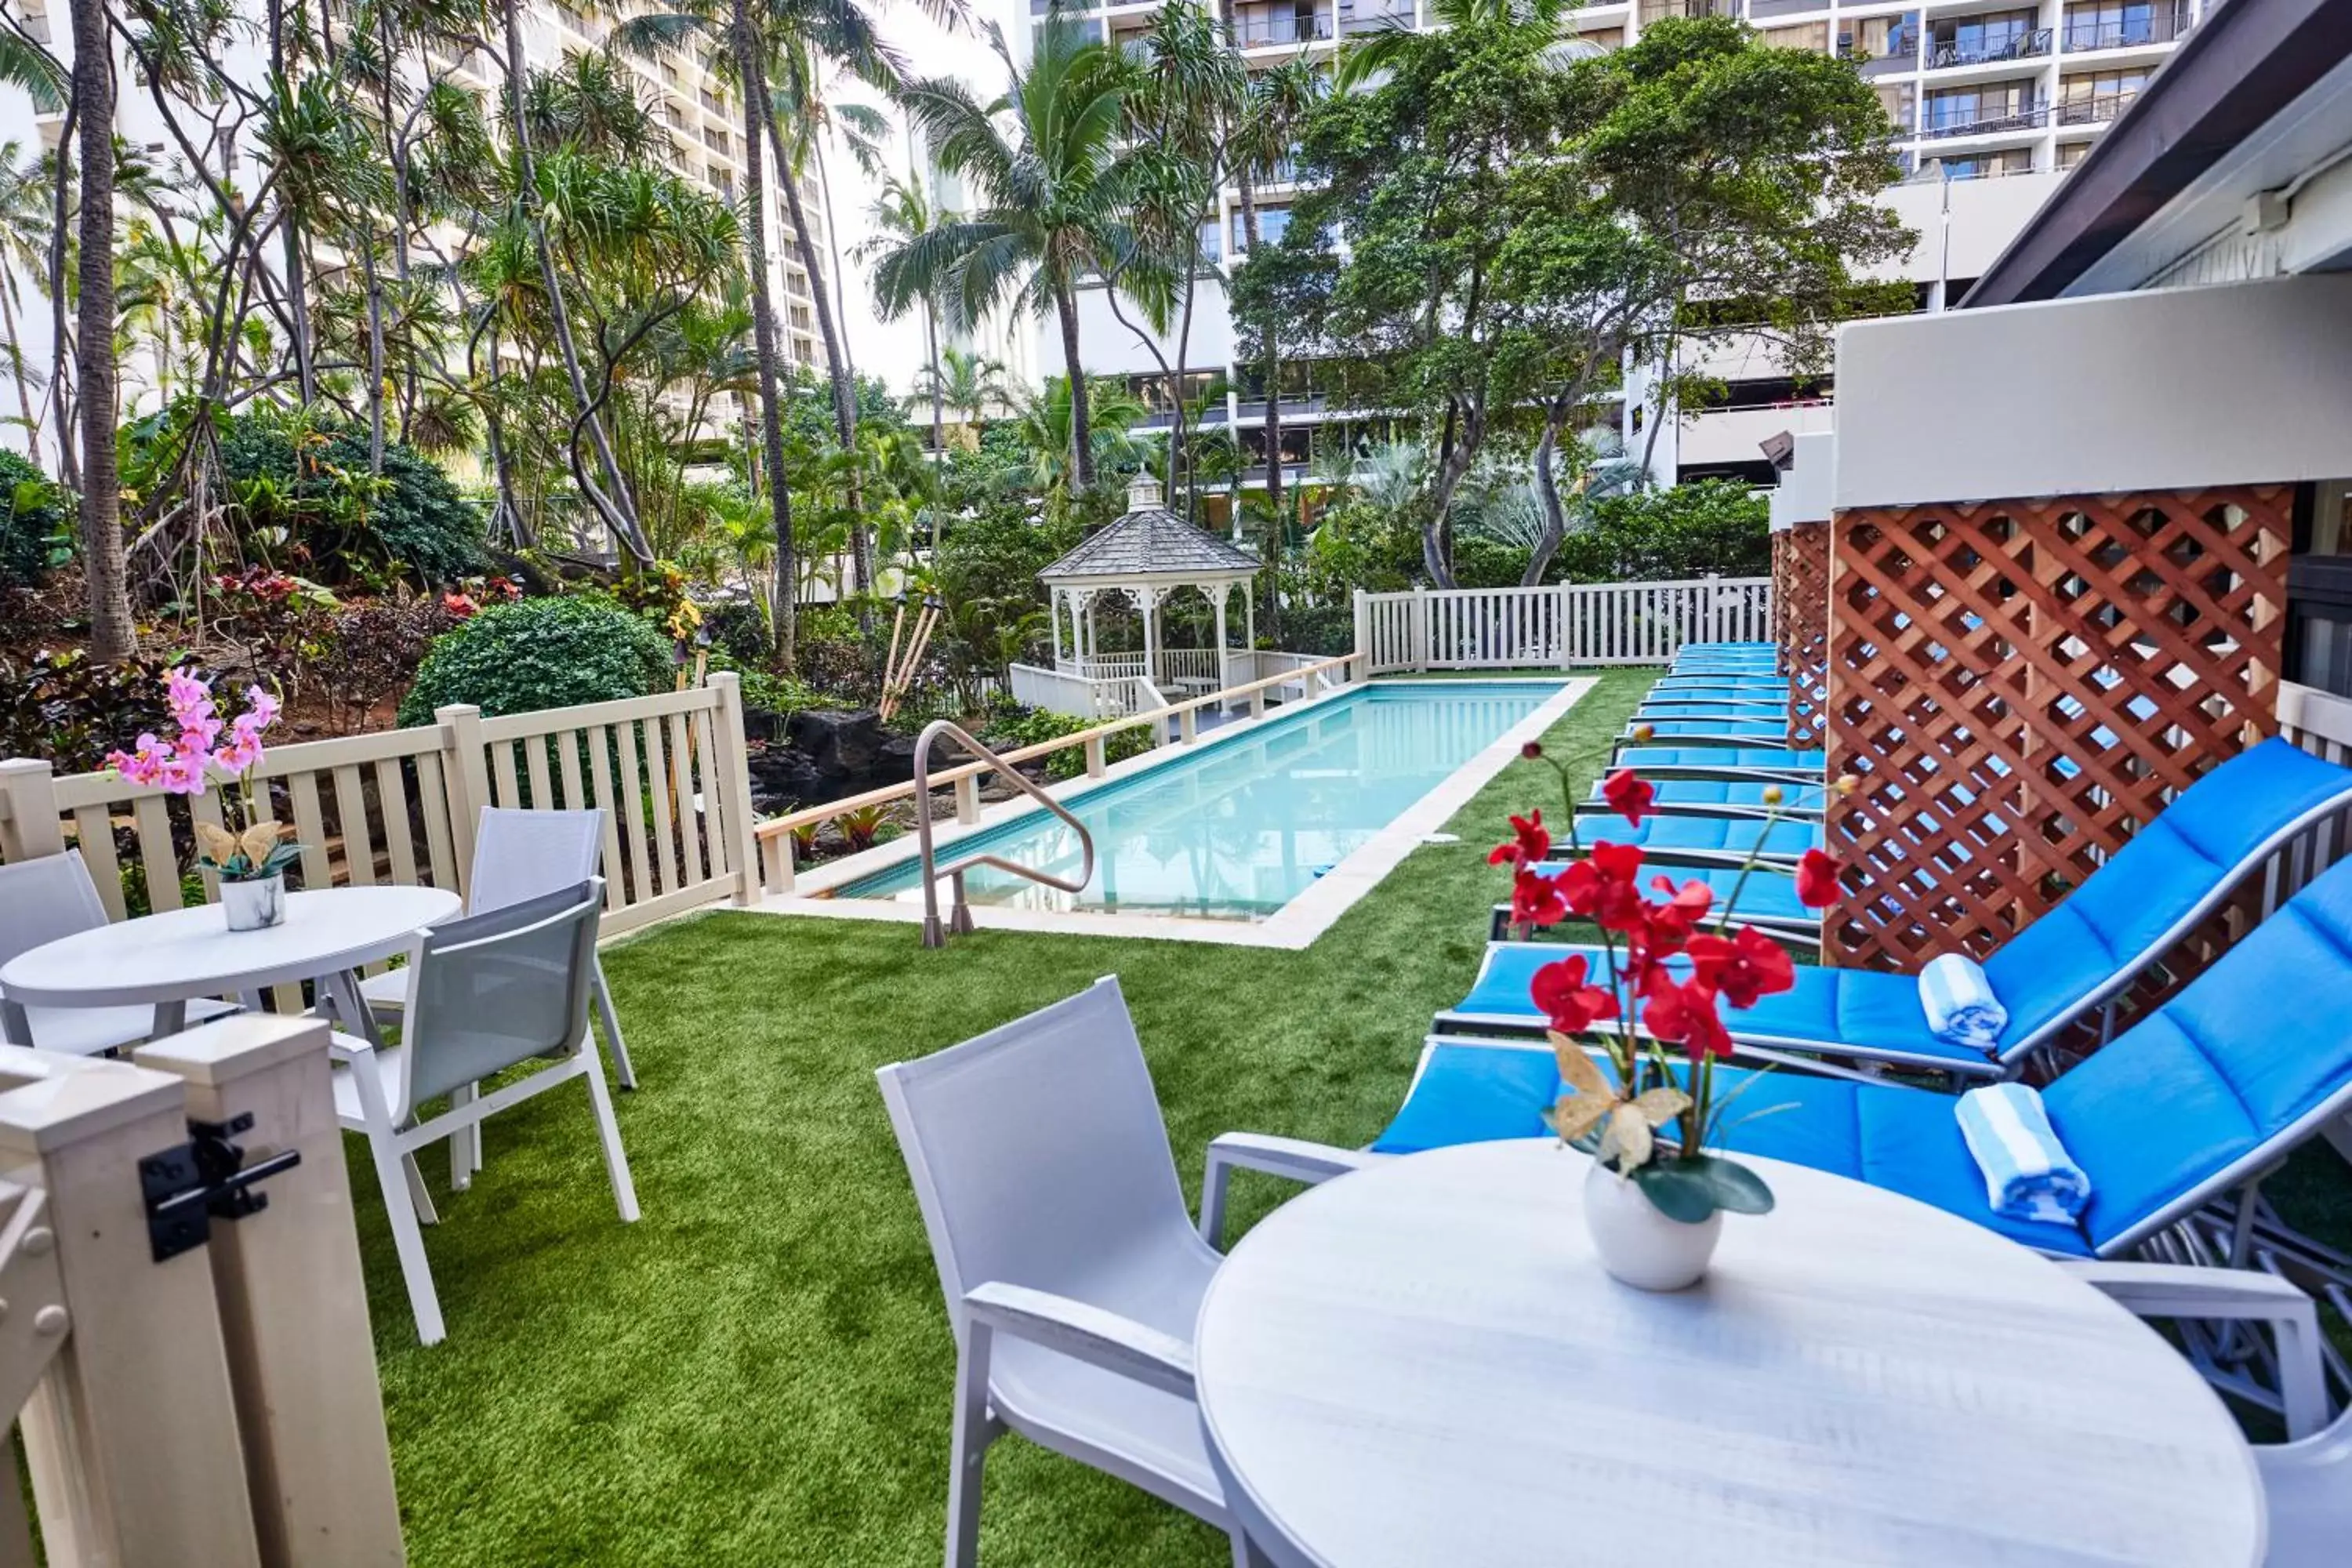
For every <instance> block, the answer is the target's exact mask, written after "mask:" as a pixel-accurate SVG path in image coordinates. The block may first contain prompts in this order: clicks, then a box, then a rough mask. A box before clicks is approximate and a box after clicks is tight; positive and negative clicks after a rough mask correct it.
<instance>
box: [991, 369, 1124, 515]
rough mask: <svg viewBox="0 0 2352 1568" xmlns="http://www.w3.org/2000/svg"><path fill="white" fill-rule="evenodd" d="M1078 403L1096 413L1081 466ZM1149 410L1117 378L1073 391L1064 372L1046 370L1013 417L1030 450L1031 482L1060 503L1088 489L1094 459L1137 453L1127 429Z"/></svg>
mask: <svg viewBox="0 0 2352 1568" xmlns="http://www.w3.org/2000/svg"><path fill="white" fill-rule="evenodd" d="M1082 406H1083V407H1086V408H1088V409H1091V410H1092V411H1093V415H1094V422H1093V424H1092V425H1091V426H1088V427H1087V442H1086V447H1085V448H1084V450H1086V453H1087V458H1088V461H1087V466H1086V467H1085V468H1083V469H1081V468H1079V467H1078V462H1077V455H1078V453H1079V451H1080V450H1081V448H1080V447H1078V445H1077V434H1076V432H1077V429H1078V418H1079V415H1078V409H1079V408H1080V407H1082ZM1148 412H1149V410H1147V409H1146V408H1145V407H1144V406H1143V404H1142V403H1141V401H1140V400H1139V399H1138V398H1137V397H1136V396H1135V395H1133V394H1132V393H1130V392H1129V391H1128V390H1127V388H1126V387H1124V386H1122V385H1121V384H1118V382H1116V381H1104V380H1097V381H1096V382H1095V384H1093V385H1092V386H1090V387H1087V388H1085V389H1084V390H1083V391H1081V392H1080V393H1079V394H1078V395H1076V396H1073V395H1072V394H1071V386H1070V378H1069V377H1068V376H1066V375H1049V376H1047V377H1046V378H1045V386H1044V388H1043V389H1041V390H1039V391H1037V392H1034V393H1031V394H1030V395H1027V396H1026V397H1024V398H1023V399H1022V401H1021V404H1020V407H1019V411H1018V413H1017V414H1016V415H1015V416H1014V420H1013V425H1014V428H1015V429H1017V430H1018V431H1019V432H1020V437H1021V445H1022V447H1023V448H1024V450H1026V451H1027V453H1028V454H1029V482H1030V483H1031V484H1033V485H1034V486H1035V487H1036V488H1037V489H1039V490H1040V491H1042V492H1044V493H1045V496H1046V497H1047V498H1048V500H1052V501H1056V502H1063V503H1066V502H1067V501H1068V500H1069V499H1070V497H1071V496H1072V495H1073V493H1074V492H1076V491H1082V490H1087V489H1092V488H1093V475H1094V472H1095V468H1096V466H1097V464H1100V463H1111V464H1115V465H1118V466H1119V467H1125V466H1127V465H1128V464H1129V463H1132V462H1134V461H1135V460H1136V459H1137V458H1139V456H1140V455H1141V448H1140V447H1139V445H1138V444H1137V442H1136V440H1135V437H1133V436H1132V435H1130V434H1129V432H1130V431H1131V430H1133V429H1134V427H1135V426H1137V425H1138V424H1139V423H1141V422H1142V419H1143V417H1144V416H1145V415H1146V414H1147V413H1148Z"/></svg>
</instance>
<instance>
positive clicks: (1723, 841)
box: [1553, 812, 1822, 868]
mask: <svg viewBox="0 0 2352 1568" xmlns="http://www.w3.org/2000/svg"><path fill="white" fill-rule="evenodd" d="M1576 834H1577V837H1578V838H1579V839H1580V840H1581V841H1582V842H1583V843H1584V844H1585V845H1586V846H1587V847H1590V846H1591V845H1593V844H1596V843H1598V842H1600V841H1601V840H1602V839H1607V840H1608V841H1609V842H1611V843H1612V844H1638V845H1640V846H1641V847H1642V848H1643V851H1645V852H1646V853H1647V854H1648V856H1649V858H1650V859H1652V860H1653V861H1654V862H1656V863H1657V864H1659V865H1661V866H1731V867H1734V868H1737V867H1739V866H1744V865H1746V864H1747V863H1748V860H1749V858H1755V859H1757V860H1760V861H1762V862H1764V863H1765V864H1766V865H1772V864H1775V863H1778V864H1781V865H1789V866H1793V865H1794V864H1795V863H1796V861H1797V858H1798V857H1800V856H1801V855H1802V854H1804V852H1805V851H1806V850H1808V849H1818V848H1820V847H1822V825H1821V824H1820V823H1818V822H1804V821H1797V820H1793V819H1792V820H1788V821H1781V822H1770V823H1768V822H1765V821H1764V820H1762V819H1760V818H1759V817H1756V816H1645V817H1643V819H1642V823H1641V826H1638V827H1637V826H1633V825H1632V824H1630V823H1628V822H1627V821H1626V820H1625V819H1624V818H1623V817H1622V816H1613V815H1611V816H1602V815H1600V814H1598V813H1595V814H1591V815H1588V814H1586V813H1583V812H1579V813H1578V814H1577V817H1576ZM1553 849H1554V852H1555V853H1558V854H1561V855H1567V854H1569V850H1568V847H1567V846H1566V844H1565V843H1556V844H1554V846H1553Z"/></svg>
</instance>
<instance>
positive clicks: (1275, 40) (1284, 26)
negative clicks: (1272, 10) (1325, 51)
mask: <svg viewBox="0 0 2352 1568" xmlns="http://www.w3.org/2000/svg"><path fill="white" fill-rule="evenodd" d="M1330 36H1331V18H1330V17H1328V16H1324V15H1323V14H1322V13H1321V12H1319V11H1318V12H1317V13H1316V14H1314V15H1313V16H1291V15H1286V14H1285V15H1277V16H1243V17H1241V18H1239V19H1237V20H1236V21H1235V22H1234V42H1236V43H1238V44H1239V45H1241V47H1244V48H1245V49H1264V48H1275V47H1279V46H1281V45H1284V44H1309V43H1319V42H1321V41H1323V40H1324V39H1327V38H1328V37H1330Z"/></svg>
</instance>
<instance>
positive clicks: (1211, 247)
mask: <svg viewBox="0 0 2352 1568" xmlns="http://www.w3.org/2000/svg"><path fill="white" fill-rule="evenodd" d="M1223 239H1224V236H1223V232H1222V231H1220V230H1219V229H1218V227H1217V220H1216V219H1215V218H1208V219H1205V220H1203V221H1202V225H1201V239H1200V245H1201V259H1202V261H1203V262H1206V263H1209V264H1212V265H1213V264H1215V263H1216V262H1218V261H1220V260H1222V259H1223V257H1224V250H1223Z"/></svg>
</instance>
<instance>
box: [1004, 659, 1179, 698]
mask: <svg viewBox="0 0 2352 1568" xmlns="http://www.w3.org/2000/svg"><path fill="white" fill-rule="evenodd" d="M1033 668H1034V667H1033ZM1055 669H1056V670H1058V671H1059V672H1060V673H1062V674H1064V675H1076V676H1081V677H1084V678H1085V679H1089V680H1123V679H1127V678H1128V677H1129V676H1131V675H1149V676H1150V677H1151V679H1153V680H1155V681H1157V682H1159V683H1160V684H1161V685H1163V686H1166V685H1170V684H1172V683H1174V682H1176V681H1180V680H1214V679H1217V650H1216V649H1215V648H1213V647H1163V648H1161V649H1160V650H1159V657H1158V660H1157V664H1156V667H1155V668H1145V665H1144V658H1143V656H1142V655H1141V654H1139V653H1113V654H1090V655H1088V656H1087V657H1086V658H1064V659H1062V660H1060V661H1059V662H1057V663H1056V664H1055ZM1016 700H1018V699H1016Z"/></svg>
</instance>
